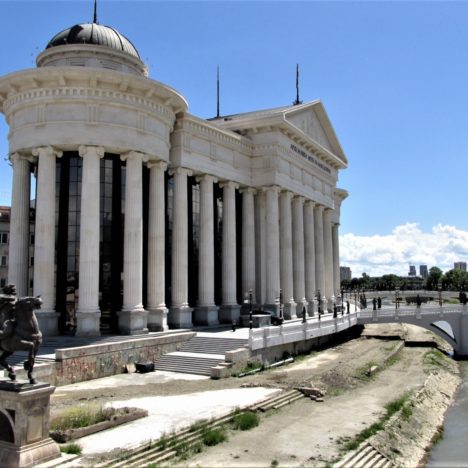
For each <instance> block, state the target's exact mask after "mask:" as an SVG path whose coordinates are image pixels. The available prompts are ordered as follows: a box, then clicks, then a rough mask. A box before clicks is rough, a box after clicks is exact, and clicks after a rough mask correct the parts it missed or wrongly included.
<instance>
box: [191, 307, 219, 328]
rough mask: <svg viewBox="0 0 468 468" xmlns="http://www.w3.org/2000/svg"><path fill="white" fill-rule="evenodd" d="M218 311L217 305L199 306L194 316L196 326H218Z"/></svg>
mask: <svg viewBox="0 0 468 468" xmlns="http://www.w3.org/2000/svg"><path fill="white" fill-rule="evenodd" d="M218 310H219V307H218V306H216V305H212V306H198V307H196V308H195V312H194V314H193V323H194V324H195V325H218V324H219V320H218Z"/></svg>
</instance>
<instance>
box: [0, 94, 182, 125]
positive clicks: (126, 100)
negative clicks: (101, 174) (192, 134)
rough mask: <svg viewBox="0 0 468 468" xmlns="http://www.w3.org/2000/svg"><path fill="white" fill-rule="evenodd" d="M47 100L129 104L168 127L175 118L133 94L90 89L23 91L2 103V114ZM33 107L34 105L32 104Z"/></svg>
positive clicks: (166, 111) (160, 107)
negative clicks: (157, 117) (160, 119)
mask: <svg viewBox="0 0 468 468" xmlns="http://www.w3.org/2000/svg"><path fill="white" fill-rule="evenodd" d="M47 98H53V99H56V98H73V99H75V98H76V99H79V98H86V99H88V98H98V99H103V100H106V102H107V101H110V102H111V103H121V104H126V105H128V104H131V105H133V106H138V107H140V108H142V107H143V108H146V109H148V110H149V111H150V112H151V113H156V114H159V115H160V116H162V117H164V118H165V119H166V120H167V123H168V124H169V125H173V123H174V120H175V116H174V114H173V113H172V112H170V111H169V110H168V109H167V108H166V107H164V106H162V105H160V104H157V103H156V102H154V101H152V100H149V99H145V98H142V97H139V96H135V95H133V94H128V93H123V92H120V91H112V90H105V89H91V88H71V87H67V88H39V89H35V90H30V91H24V92H20V93H17V94H15V95H13V96H12V97H10V98H7V99H6V100H5V102H4V103H3V106H4V112H5V113H6V114H8V112H9V111H10V108H11V107H13V106H16V105H19V104H22V103H26V104H28V105H31V100H34V99H47ZM33 105H34V104H33Z"/></svg>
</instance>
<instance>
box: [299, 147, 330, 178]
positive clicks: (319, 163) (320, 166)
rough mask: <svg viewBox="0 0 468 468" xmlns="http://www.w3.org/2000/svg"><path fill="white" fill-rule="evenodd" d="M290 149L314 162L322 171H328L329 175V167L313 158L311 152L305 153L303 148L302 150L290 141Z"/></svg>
mask: <svg viewBox="0 0 468 468" xmlns="http://www.w3.org/2000/svg"><path fill="white" fill-rule="evenodd" d="M290 149H291V150H292V151H294V152H295V153H297V154H298V155H299V156H302V157H303V158H304V159H306V160H307V161H309V162H311V163H313V164H315V165H316V166H317V167H318V168H319V169H321V170H322V171H324V172H326V173H328V174H330V175H331V170H330V168H329V167H327V166H325V164H323V163H321V162H320V161H318V160H317V159H316V158H314V157H313V156H312V155H311V154H308V153H306V152H305V151H304V150H302V149H301V148H299V147H298V146H296V145H295V144H294V143H291V145H290Z"/></svg>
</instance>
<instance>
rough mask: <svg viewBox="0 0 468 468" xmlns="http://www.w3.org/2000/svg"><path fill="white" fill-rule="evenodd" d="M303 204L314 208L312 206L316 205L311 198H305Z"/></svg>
mask: <svg viewBox="0 0 468 468" xmlns="http://www.w3.org/2000/svg"><path fill="white" fill-rule="evenodd" d="M304 205H306V206H311V207H312V208H314V207H315V206H316V205H317V203H316V202H314V201H313V200H306V201H305V202H304Z"/></svg>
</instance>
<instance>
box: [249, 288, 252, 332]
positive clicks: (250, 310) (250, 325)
mask: <svg viewBox="0 0 468 468" xmlns="http://www.w3.org/2000/svg"><path fill="white" fill-rule="evenodd" d="M252 296H253V291H252V289H249V328H250V329H251V330H252V328H253V320H252V312H253V311H252Z"/></svg>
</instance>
